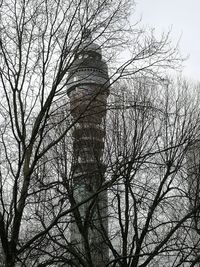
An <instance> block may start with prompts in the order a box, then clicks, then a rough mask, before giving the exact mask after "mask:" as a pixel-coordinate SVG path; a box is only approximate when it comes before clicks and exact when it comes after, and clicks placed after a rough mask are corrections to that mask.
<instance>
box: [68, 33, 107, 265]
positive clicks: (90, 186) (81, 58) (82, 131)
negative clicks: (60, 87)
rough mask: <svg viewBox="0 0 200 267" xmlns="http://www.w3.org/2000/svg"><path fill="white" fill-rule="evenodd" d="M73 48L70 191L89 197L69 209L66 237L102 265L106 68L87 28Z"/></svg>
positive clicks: (104, 253)
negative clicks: (72, 210)
mask: <svg viewBox="0 0 200 267" xmlns="http://www.w3.org/2000/svg"><path fill="white" fill-rule="evenodd" d="M74 53H75V58H74V61H73V63H72V65H71V67H70V70H69V76H68V85H67V93H68V96H69V98H70V110H71V114H72V116H73V119H74V120H75V121H76V123H75V126H74V129H73V133H72V135H73V163H72V174H73V175H72V179H73V192H74V193H73V195H74V200H75V202H76V203H79V202H81V201H83V200H85V199H86V198H87V197H89V196H93V195H94V198H92V199H91V200H90V201H88V202H87V203H85V204H83V205H81V206H80V207H79V208H78V213H79V216H77V213H76V212H75V213H74V218H73V223H72V227H71V241H72V243H73V245H74V246H75V248H76V250H77V252H78V253H81V254H82V255H83V258H84V260H86V262H88V263H91V266H96V267H103V266H105V265H106V263H107V262H108V248H107V247H106V244H105V242H104V238H103V234H102V233H107V231H108V218H107V192H106V191H103V192H101V193H99V194H96V192H97V191H98V190H99V189H100V187H101V185H102V184H103V182H104V180H105V177H104V173H105V166H104V165H103V162H102V157H103V149H104V137H105V133H106V129H105V118H106V103H107V97H108V95H109V76H108V68H107V64H106V63H105V62H104V61H103V60H102V52H101V48H100V46H99V45H97V44H96V43H94V42H93V41H92V37H91V33H90V31H89V30H84V32H83V34H82V42H81V44H80V45H78V46H77V47H76V48H75V51H74ZM78 217H81V220H80V218H78ZM88 244H89V248H90V249H89V251H88V248H86V247H87V246H88Z"/></svg>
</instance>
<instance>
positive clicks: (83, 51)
mask: <svg viewBox="0 0 200 267" xmlns="http://www.w3.org/2000/svg"><path fill="white" fill-rule="evenodd" d="M74 54H75V56H74V61H73V63H72V65H71V67H70V69H69V76H68V78H69V80H68V84H67V92H68V94H70V92H71V91H72V90H74V88H75V87H77V86H80V85H89V84H96V85H100V86H101V87H102V88H103V89H104V90H105V88H108V86H109V77H108V68H107V64H106V62H105V61H104V60H102V52H101V48H100V46H99V45H98V44H96V43H95V42H93V40H92V35H91V31H90V30H89V29H84V30H83V32H82V42H81V43H80V44H79V45H77V46H76V47H75V49H74ZM108 91H109V90H107V92H108Z"/></svg>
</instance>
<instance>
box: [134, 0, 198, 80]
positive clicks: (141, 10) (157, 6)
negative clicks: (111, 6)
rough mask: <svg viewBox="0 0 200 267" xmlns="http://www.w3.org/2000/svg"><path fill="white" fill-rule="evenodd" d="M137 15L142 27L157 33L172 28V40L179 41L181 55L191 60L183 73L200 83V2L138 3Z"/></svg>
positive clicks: (155, 0)
mask: <svg viewBox="0 0 200 267" xmlns="http://www.w3.org/2000/svg"><path fill="white" fill-rule="evenodd" d="M136 2H137V5H136V14H137V16H138V17H139V16H142V24H144V25H148V26H152V27H153V28H155V30H158V31H161V30H163V31H167V30H169V28H170V27H171V26H172V33H173V36H172V37H173V40H174V41H177V40H178V39H179V37H180V36H181V40H180V51H181V53H182V54H183V55H184V56H187V55H189V59H188V60H187V61H186V62H184V65H185V68H184V71H183V73H184V74H185V75H187V76H188V77H189V78H192V79H195V80H199V81H200V0H136Z"/></svg>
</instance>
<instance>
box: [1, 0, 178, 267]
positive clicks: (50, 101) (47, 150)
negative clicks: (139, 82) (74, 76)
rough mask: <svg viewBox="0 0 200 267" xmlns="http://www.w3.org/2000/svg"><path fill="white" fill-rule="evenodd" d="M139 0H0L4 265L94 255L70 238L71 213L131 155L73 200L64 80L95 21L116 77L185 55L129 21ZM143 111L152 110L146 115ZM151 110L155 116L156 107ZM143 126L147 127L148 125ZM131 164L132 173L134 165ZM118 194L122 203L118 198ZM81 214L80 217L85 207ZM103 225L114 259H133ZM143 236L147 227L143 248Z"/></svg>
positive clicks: (83, 261) (85, 262)
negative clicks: (123, 56)
mask: <svg viewBox="0 0 200 267" xmlns="http://www.w3.org/2000/svg"><path fill="white" fill-rule="evenodd" d="M131 2H132V1H129V0H122V1H118V0H117V1H114V2H113V1H104V0H102V1H90V0H88V1H81V0H80V1H77V0H72V1H64V0H58V1H55V0H50V1H45V0H39V1H33V0H23V1H17V0H13V1H10V0H2V1H1V26H0V81H1V82H0V84H1V101H0V116H1V118H0V140H1V142H0V151H1V173H0V202H1V204H0V237H1V244H2V253H3V261H4V264H5V266H10V267H11V266H16V265H17V264H19V265H20V266H30V265H31V266H50V265H52V264H54V265H55V264H56V265H59V264H60V265H61V266H63V265H64V264H65V265H66V264H68V265H71V266H73V264H76V263H74V262H73V257H76V258H78V259H79V266H80V265H82V266H92V264H93V266H94V265H95V263H91V261H90V260H89V258H88V257H87V255H81V253H80V251H78V249H77V248H76V247H75V246H73V245H72V244H71V242H70V236H69V228H70V223H71V218H72V217H71V214H72V213H73V214H74V213H76V212H77V211H78V208H79V207H80V208H81V206H82V205H84V204H85V203H87V202H88V203H89V201H91V200H93V201H95V197H97V196H98V194H99V193H100V192H103V191H104V190H105V188H110V190H112V191H113V192H115V183H116V181H118V176H119V173H118V172H120V173H121V172H122V169H123V171H125V170H126V167H125V166H126V164H125V163H123V164H122V162H121V160H120V158H119V159H118V160H115V161H116V163H115V164H114V163H112V164H111V165H110V167H109V168H111V169H110V170H112V171H113V175H110V174H108V177H111V178H110V180H109V179H108V181H105V183H104V184H103V185H102V187H101V188H99V191H97V192H96V193H94V194H93V195H92V196H89V197H86V198H85V200H83V201H82V202H80V203H75V202H74V199H73V187H72V176H73V175H72V173H71V171H70V169H71V162H72V158H73V155H72V141H71V132H70V130H71V129H72V127H73V126H74V125H75V124H76V123H77V120H72V119H71V115H70V112H69V108H68V107H69V104H68V98H67V94H66V87H67V84H68V81H69V76H68V72H69V69H70V67H71V64H72V63H73V61H74V58H75V56H76V53H77V48H79V47H81V44H82V35H81V34H82V31H83V29H85V28H90V29H91V32H92V34H93V39H94V40H95V42H98V43H99V45H100V47H102V48H103V49H104V51H106V53H105V58H106V60H107V62H108V64H109V63H110V64H111V63H112V68H110V70H111V71H110V72H111V73H110V76H111V78H112V80H111V81H112V83H113V84H114V82H115V81H116V80H117V79H119V78H120V77H124V76H128V75H134V74H135V75H136V74H137V73H139V72H140V73H141V74H142V75H144V74H146V75H151V76H152V75H153V74H155V73H157V74H158V68H159V67H161V68H162V70H163V69H164V68H167V67H174V66H176V64H177V62H178V61H177V60H178V55H177V51H176V50H175V49H171V48H170V45H169V36H168V34H166V35H163V36H162V37H161V38H160V40H156V39H155V37H154V36H153V35H152V33H151V34H150V35H147V34H146V35H145V33H144V32H142V31H137V30H136V28H133V27H131V26H130V25H129V23H128V19H127V18H128V15H129V14H130V12H131ZM126 47H128V48H129V51H131V53H130V58H129V60H127V61H126V62H122V63H120V64H119V62H118V63H116V64H115V65H114V63H113V62H114V60H115V58H116V56H117V54H119V53H120V51H121V50H120V49H125V48H126ZM160 73H162V72H160ZM135 110H136V109H135ZM145 110H146V109H145ZM147 110H148V109H147ZM134 112H136V111H134ZM146 112H147V111H145V113H146ZM153 114H154V113H153ZM138 116H139V117H140V116H143V117H144V118H143V117H141V118H139V119H140V120H146V115H145V116H144V114H143V115H138ZM148 116H150V121H151V120H153V118H151V116H152V115H148ZM150 121H149V122H150ZM166 121H167V119H166ZM149 122H147V124H149ZM124 123H126V120H124ZM163 123H164V122H163ZM166 123H167V122H166ZM144 127H146V126H144ZM155 127H157V124H155ZM124 130H125V129H124ZM135 131H136V129H135ZM140 131H141V133H140V134H141V135H143V131H144V129H142V128H141V129H140ZM140 138H141V140H138V137H137V138H136V141H135V142H139V143H138V145H139V147H141V148H140V149H143V147H144V146H145V144H141V141H142V137H140ZM155 140H156V139H155ZM154 142H156V141H154ZM151 145H152V146H153V145H155V144H154V143H153V144H151ZM151 145H150V144H149V146H151ZM158 145H159V142H158V144H157V146H158ZM163 146H164V144H163ZM149 149H150V148H149ZM174 149H175V148H174ZM161 151H166V154H167V153H168V148H167V144H166V148H162V149H160V152H159V153H158V152H155V155H160V158H162V154H163V153H164V152H163V153H161ZM134 153H136V150H135V152H134ZM137 153H141V152H140V151H139V152H137ZM137 153H136V157H138V155H137ZM172 154H173V153H172ZM170 155H171V154H170ZM166 157H167V156H166ZM111 158H112V157H111ZM141 159H142V160H143V161H144V160H146V157H145V156H144V155H142V154H141ZM169 159H170V158H169ZM112 160H113V159H112ZM163 160H164V159H163ZM117 161H119V164H120V166H118V165H117ZM137 164H139V163H137ZM165 164H166V163H165ZM167 166H168V165H165V168H166V171H167V170H168V169H167ZM109 168H108V170H109ZM170 168H172V166H171V165H170ZM170 168H169V170H168V176H169V174H171V171H170V170H171V169H170ZM163 171H164V167H163ZM130 173H131V175H132V171H131V172H130ZM120 177H121V176H120ZM120 179H121V178H120ZM156 179H158V175H157V178H156ZM127 181H128V180H127ZM111 185H113V187H111ZM116 185H117V184H116ZM129 187H130V183H129V184H127V185H126V187H125V189H126V190H125V192H128V193H127V194H129V190H130V189H129ZM161 191H162V190H161ZM131 194H132V195H133V196H134V194H135V193H131ZM133 196H132V199H134V198H133ZM118 198H119V196H118V195H117V199H118ZM115 199H116V198H115ZM113 203H114V202H113ZM117 203H118V206H119V207H120V206H121V205H120V203H119V200H118V202H117ZM143 205H144V202H143ZM152 205H153V207H154V204H152ZM118 216H119V214H118ZM151 217H152V215H151V216H150V217H149V218H151ZM76 218H77V219H76V223H77V224H78V221H77V220H78V216H77V217H76ZM121 220H122V218H119V221H121ZM120 224H121V223H120ZM147 224H149V222H147ZM146 227H147V226H146ZM145 229H146V228H145ZM83 231H84V229H83ZM123 231H124V230H123V225H122V224H121V233H122V234H123V236H126V238H128V235H127V233H126V234H125V235H124V232H123ZM145 231H146V230H145ZM145 231H144V233H143V235H144V234H146V232H145ZM101 234H102V236H104V239H105V242H106V244H107V245H108V246H109V248H110V249H111V251H112V254H113V257H114V258H113V264H115V262H116V261H118V262H120V261H121V258H120V257H122V258H123V259H124V261H125V260H126V259H128V257H129V256H128V254H127V253H128V252H125V251H126V250H127V249H126V245H125V244H123V248H124V250H123V254H122V256H119V255H120V254H119V253H120V252H119V251H118V250H117V249H115V248H114V246H113V245H112V244H111V243H110V238H108V236H105V231H104V229H103V227H102V231H101ZM126 238H125V239H126ZM125 239H123V240H125ZM143 241H144V237H142V238H141V240H140V241H139V244H138V245H137V246H138V249H139V248H141V245H142V243H143ZM124 242H125V241H124ZM137 242H138V241H137ZM127 245H128V243H127ZM138 249H137V253H138ZM89 251H90V248H88V252H89ZM137 253H136V255H138V254H137ZM145 253H146V252H145ZM155 254H156V252H155ZM88 255H89V253H88ZM72 256H73V257H72ZM118 257H119V260H118ZM130 259H131V260H132V257H130ZM134 260H135V258H134ZM136 261H138V260H136ZM147 261H148V259H146V262H147ZM144 262H145V261H144ZM144 266H145V265H144Z"/></svg>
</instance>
